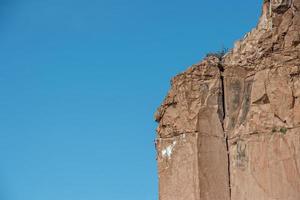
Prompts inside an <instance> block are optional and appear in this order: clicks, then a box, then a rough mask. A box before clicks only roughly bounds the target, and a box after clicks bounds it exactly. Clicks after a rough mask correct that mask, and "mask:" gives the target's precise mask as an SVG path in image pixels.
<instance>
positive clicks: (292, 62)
mask: <svg viewBox="0 0 300 200" xmlns="http://www.w3.org/2000/svg"><path fill="white" fill-rule="evenodd" d="M155 118H156V121H157V122H158V123H159V125H158V128H157V141H156V143H157V157H158V173H159V199H160V200H299V199H300V170H299V168H300V0H264V2H263V11H262V15H261V17H260V20H259V23H258V25H257V27H256V28H254V29H253V30H252V31H251V32H250V33H248V34H247V35H246V36H245V37H244V38H243V39H242V40H240V41H238V42H236V44H235V46H234V48H233V49H232V50H231V51H230V52H229V53H227V54H226V55H225V56H224V57H222V58H218V57H214V56H209V57H207V58H205V59H204V60H203V61H202V62H200V63H198V64H195V65H193V66H191V67H190V68H189V69H187V71H185V72H184V73H182V74H179V75H177V76H176V77H174V78H173V79H172V87H171V89H170V91H169V93H168V95H167V97H166V98H165V100H164V102H163V103H162V105H161V106H160V108H159V109H158V111H157V112H156V114H155Z"/></svg>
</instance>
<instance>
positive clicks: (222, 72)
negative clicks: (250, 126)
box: [218, 59, 231, 199]
mask: <svg viewBox="0 0 300 200" xmlns="http://www.w3.org/2000/svg"><path fill="white" fill-rule="evenodd" d="M218 68H219V70H220V81H221V100H222V103H221V104H222V105H221V106H222V117H221V120H220V121H221V124H222V128H223V133H224V139H225V145H226V151H227V152H226V153H227V167H228V168H227V173H228V187H229V199H231V170H230V149H229V136H228V134H227V132H226V130H225V129H226V128H225V124H224V123H225V118H226V102H225V80H224V70H225V69H224V66H223V65H222V59H221V60H220V63H219V64H218Z"/></svg>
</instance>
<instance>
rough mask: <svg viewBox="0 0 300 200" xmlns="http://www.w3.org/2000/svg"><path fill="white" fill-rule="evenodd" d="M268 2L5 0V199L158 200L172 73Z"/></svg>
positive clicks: (1, 3)
mask: <svg viewBox="0 0 300 200" xmlns="http://www.w3.org/2000/svg"><path fill="white" fill-rule="evenodd" d="M261 3H262V0H251V1H239V0H231V1H224V0H215V1H214V2H212V1H203V0H186V1H179V0H165V1H161V0H86V1H83V0H81V1H80V0H26V1H24V0H23V1H22V0H0V44H1V45H0V94H1V97H0V163H1V164H0V199H1V200H141V199H143V200H154V199H158V197H157V196H158V189H157V188H158V186H157V184H158V182H157V175H156V160H155V150H154V143H153V140H154V138H155V127H156V124H155V122H154V121H153V113H154V112H155V110H156V108H157V107H158V106H159V104H160V103H161V101H162V100H163V98H164V96H165V95H166V92H167V90H168V88H169V80H170V78H171V77H172V76H174V75H175V74H177V73H178V72H181V71H183V70H185V69H186V68H187V67H188V66H189V65H191V64H193V63H195V62H198V61H199V60H201V58H203V56H204V55H205V53H207V52H209V51H216V50H219V49H220V48H221V47H222V46H226V47H229V48H230V47H232V44H233V42H234V41H235V40H237V39H238V38H241V37H243V35H244V34H245V33H246V32H247V31H249V30H250V29H251V28H253V27H254V26H255V24H256V22H257V19H258V17H259V15H260V6H261Z"/></svg>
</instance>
